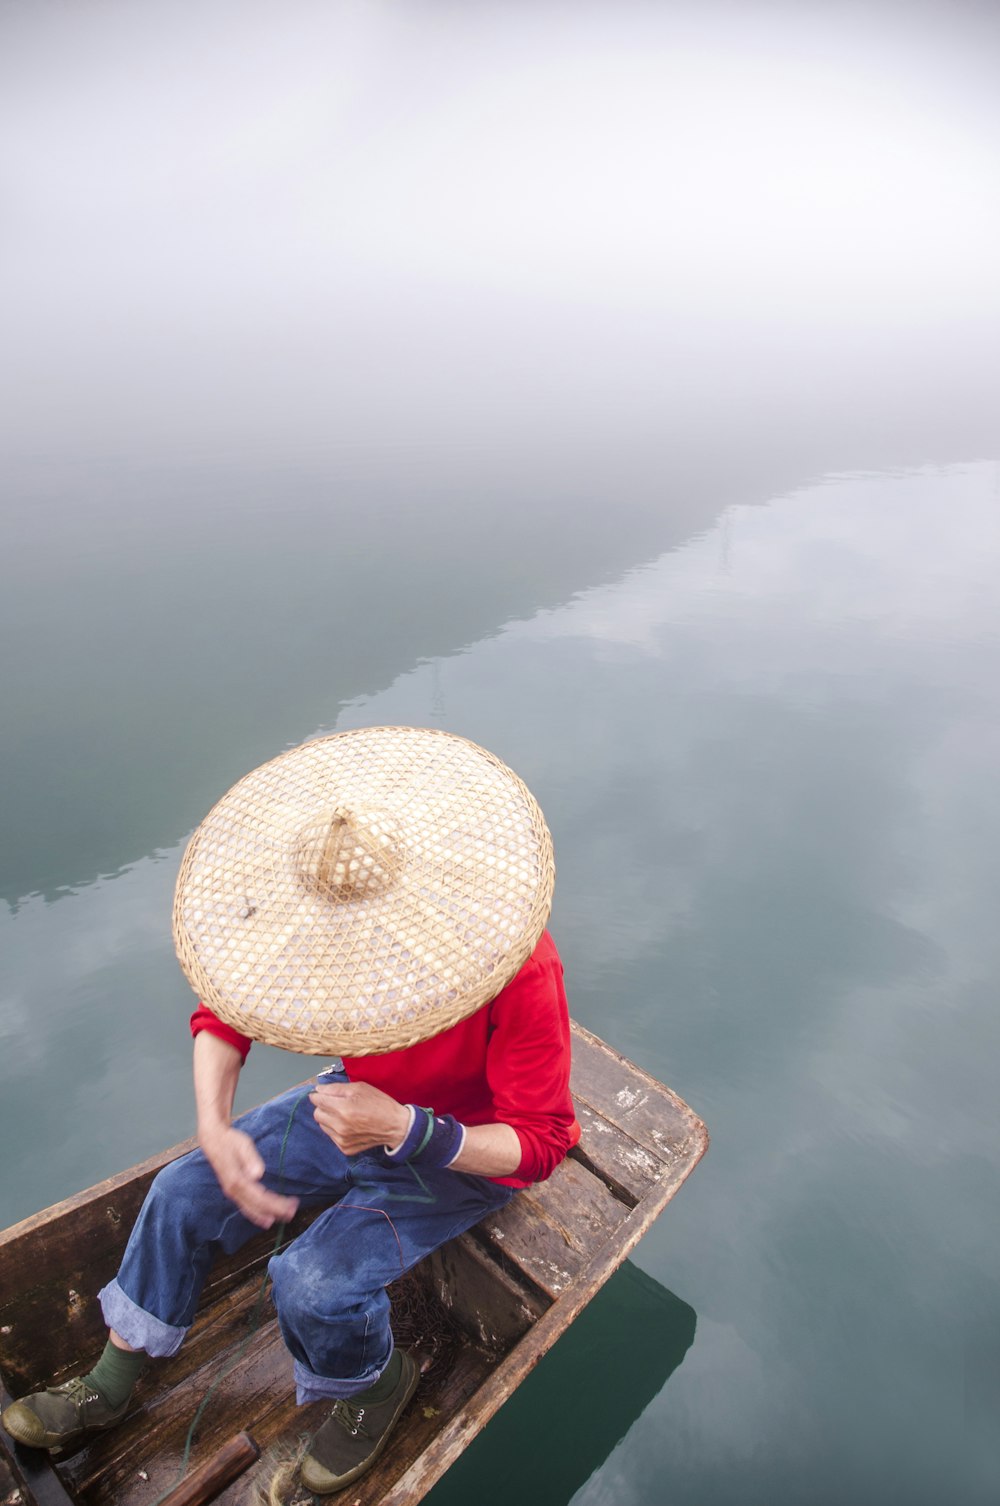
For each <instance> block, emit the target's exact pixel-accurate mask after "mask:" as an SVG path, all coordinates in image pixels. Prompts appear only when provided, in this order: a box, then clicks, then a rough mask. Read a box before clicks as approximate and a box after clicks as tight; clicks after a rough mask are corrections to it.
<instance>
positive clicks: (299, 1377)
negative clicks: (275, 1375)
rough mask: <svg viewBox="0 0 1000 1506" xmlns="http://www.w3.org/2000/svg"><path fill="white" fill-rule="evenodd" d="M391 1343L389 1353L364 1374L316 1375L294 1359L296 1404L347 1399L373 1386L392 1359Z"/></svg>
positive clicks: (302, 1404) (302, 1405)
mask: <svg viewBox="0 0 1000 1506" xmlns="http://www.w3.org/2000/svg"><path fill="white" fill-rule="evenodd" d="M392 1351H393V1345H392V1344H390V1345H389V1353H388V1354H387V1355H386V1357H385V1359H384V1360H383V1361H382V1363H381V1365H375V1366H374V1367H373V1368H372V1369H371V1370H366V1371H365V1373H364V1375H357V1376H348V1377H347V1378H346V1379H339V1378H338V1377H336V1376H327V1375H317V1374H316V1373H315V1372H314V1371H312V1370H310V1369H309V1366H308V1365H303V1363H302V1361H301V1360H296V1361H295V1363H294V1365H293V1366H292V1373H293V1375H294V1376H295V1401H296V1403H297V1405H298V1406H300V1407H304V1406H305V1405H306V1403H307V1402H310V1401H325V1400H327V1398H329V1399H330V1400H332V1401H336V1400H338V1399H339V1398H341V1397H343V1398H345V1399H348V1398H350V1397H352V1396H357V1394H358V1392H359V1391H367V1390H368V1387H369V1386H374V1384H375V1382H376V1381H377V1380H378V1378H379V1376H380V1375H381V1374H382V1371H383V1370H384V1369H385V1367H386V1365H388V1363H389V1361H390V1360H391V1359H392Z"/></svg>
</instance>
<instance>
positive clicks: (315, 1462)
mask: <svg viewBox="0 0 1000 1506" xmlns="http://www.w3.org/2000/svg"><path fill="white" fill-rule="evenodd" d="M398 1354H399V1357H400V1359H401V1361H402V1368H401V1370H400V1376H399V1380H398V1381H397V1382H396V1385H395V1386H394V1388H393V1389H392V1391H390V1393H389V1395H388V1396H387V1397H386V1398H385V1400H384V1401H375V1402H372V1401H366V1400H365V1398H364V1395H363V1394H362V1395H360V1396H355V1397H354V1398H352V1399H351V1400H349V1401H347V1400H342V1401H338V1402H335V1403H334V1408H333V1411H332V1412H331V1413H330V1416H329V1417H328V1418H327V1420H326V1422H324V1424H323V1426H322V1427H321V1428H320V1430H319V1432H318V1433H317V1434H316V1436H315V1438H314V1439H313V1441H312V1443H311V1444H310V1445H309V1452H308V1454H306V1456H305V1458H304V1459H303V1461H302V1483H303V1485H305V1486H306V1487H307V1488H308V1489H309V1490H311V1491H312V1492H313V1493H314V1495H318V1496H328V1495H330V1494H332V1492H333V1491H335V1490H343V1488H344V1486H345V1485H350V1484H351V1482H352V1481H353V1480H356V1479H357V1478H358V1476H359V1475H363V1474H364V1472H365V1470H366V1469H370V1468H371V1466H372V1465H373V1464H374V1463H375V1460H376V1459H377V1458H378V1456H379V1454H380V1453H381V1452H382V1450H383V1449H384V1448H385V1445H386V1443H387V1442H388V1441H389V1434H390V1433H391V1432H392V1430H393V1428H394V1427H395V1426H396V1423H397V1422H398V1421H399V1416H400V1413H401V1412H402V1410H403V1408H404V1407H405V1406H406V1403H407V1402H408V1401H409V1399H410V1397H411V1396H412V1395H413V1393H414V1391H415V1390H416V1389H417V1382H418V1381H419V1379H420V1371H419V1370H418V1369H417V1365H416V1362H415V1361H414V1360H412V1359H411V1358H410V1356H409V1355H408V1354H407V1353H406V1351H405V1350H403V1349H400V1350H399V1351H398Z"/></svg>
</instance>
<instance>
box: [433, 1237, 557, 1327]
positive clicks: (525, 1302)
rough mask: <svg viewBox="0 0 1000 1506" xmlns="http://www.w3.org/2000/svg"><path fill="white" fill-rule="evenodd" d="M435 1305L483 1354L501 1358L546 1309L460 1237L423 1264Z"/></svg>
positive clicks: (530, 1291) (544, 1302) (532, 1293)
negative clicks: (496, 1355)
mask: <svg viewBox="0 0 1000 1506" xmlns="http://www.w3.org/2000/svg"><path fill="white" fill-rule="evenodd" d="M422 1269H423V1271H425V1272H426V1275H427V1280H428V1281H429V1283H430V1285H431V1289H432V1291H433V1292H434V1295H435V1298H436V1300H437V1301H438V1302H439V1303H440V1304H441V1306H442V1308H443V1309H444V1310H445V1311H446V1312H448V1313H450V1314H451V1316H452V1317H453V1318H454V1319H455V1320H456V1322H457V1323H458V1324H459V1325H460V1327H461V1328H462V1329H463V1331H464V1332H465V1333H467V1334H468V1335H470V1337H471V1338H472V1339H473V1341H474V1342H475V1343H476V1344H478V1345H479V1347H480V1348H482V1349H483V1350H484V1351H485V1352H486V1353H488V1354H492V1355H495V1354H498V1353H504V1352H506V1350H507V1349H509V1348H510V1346H511V1344H514V1343H516V1342H517V1340H518V1339H520V1338H521V1337H522V1336H523V1335H524V1334H525V1333H526V1332H527V1330H528V1329H529V1328H530V1327H531V1325H532V1323H534V1322H535V1321H536V1320H537V1319H538V1318H539V1317H540V1316H541V1314H542V1313H543V1312H544V1311H545V1309H546V1307H547V1306H548V1302H547V1300H546V1299H544V1298H542V1297H541V1296H539V1295H538V1294H537V1293H536V1292H535V1291H534V1290H533V1289H531V1288H529V1287H526V1286H525V1285H524V1284H523V1283H521V1282H518V1281H516V1280H515V1279H514V1278H513V1277H512V1276H510V1275H509V1274H508V1273H507V1272H506V1271H505V1270H504V1269H503V1268H502V1267H501V1266H499V1265H498V1264H497V1263H496V1261H495V1260H493V1259H491V1258H490V1256H489V1255H488V1254H487V1253H486V1252H485V1251H483V1250H482V1249H481V1248H480V1246H479V1245H478V1244H477V1243H476V1241H475V1240H474V1239H473V1238H472V1237H471V1235H467V1234H463V1235H460V1236H459V1238H458V1239H453V1240H451V1241H450V1242H449V1243H448V1244H446V1245H443V1246H442V1247H441V1249H440V1250H436V1251H435V1252H434V1254H433V1255H431V1256H430V1257H429V1258H428V1259H427V1260H426V1261H424V1262H423V1267H422Z"/></svg>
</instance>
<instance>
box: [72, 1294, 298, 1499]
mask: <svg viewBox="0 0 1000 1506" xmlns="http://www.w3.org/2000/svg"><path fill="white" fill-rule="evenodd" d="M291 1371H292V1362H291V1358H290V1356H289V1354H288V1351H287V1350H286V1349H285V1346H284V1344H283V1343H282V1341H281V1335H280V1333H279V1332H278V1326H277V1323H275V1322H273V1321H271V1322H269V1323H266V1324H264V1325H263V1326H262V1327H261V1328H260V1329H259V1330H258V1332H257V1333H255V1334H254V1336H253V1342H252V1344H249V1345H247V1346H246V1348H245V1349H243V1350H242V1352H241V1350H240V1346H239V1345H234V1346H232V1347H230V1348H229V1349H226V1350H223V1351H221V1352H219V1353H218V1354H216V1355H215V1356H213V1358H212V1359H211V1360H210V1361H209V1362H208V1363H207V1364H205V1365H202V1366H201V1367H200V1368H199V1369H198V1370H196V1371H195V1372H194V1373H193V1374H191V1375H189V1376H186V1377H185V1378H184V1380H183V1381H182V1382H181V1383H180V1384H178V1385H176V1386H174V1387H172V1388H171V1389H170V1390H169V1391H166V1392H160V1393H158V1394H157V1395H155V1396H153V1397H152V1398H151V1399H150V1400H149V1401H148V1403H147V1404H146V1406H145V1407H144V1408H142V1409H141V1410H139V1411H137V1412H135V1413H133V1414H132V1415H131V1416H129V1417H128V1418H126V1420H125V1421H124V1422H123V1423H121V1424H120V1425H119V1426H118V1427H116V1428H115V1429H114V1430H113V1431H111V1432H108V1433H106V1434H103V1435H101V1436H99V1437H97V1438H96V1439H95V1440H94V1441H93V1442H92V1443H91V1444H90V1446H89V1447H88V1448H86V1449H84V1450H82V1451H81V1452H80V1453H78V1454H77V1455H75V1457H74V1458H73V1459H71V1460H69V1461H68V1462H67V1463H66V1464H65V1465H64V1466H63V1469H62V1474H63V1478H64V1479H65V1480H66V1482H67V1484H68V1485H69V1486H70V1488H71V1489H72V1490H74V1491H75V1492H76V1493H77V1494H78V1496H79V1498H80V1500H81V1501H82V1502H84V1503H86V1502H94V1503H97V1502H101V1503H103V1502H105V1501H114V1502H116V1503H122V1506H131V1503H133V1502H135V1503H136V1506H138V1503H140V1502H143V1501H147V1502H148V1501H149V1500H151V1499H155V1497H156V1496H158V1495H159V1494H160V1493H161V1492H162V1491H164V1490H167V1489H169V1488H171V1487H172V1486H173V1485H174V1484H175V1483H176V1481H177V1479H178V1477H179V1475H180V1468H181V1462H182V1458H183V1452H184V1444H185V1440H186V1438H187V1435H188V1431H189V1429H190V1427H191V1425H192V1423H193V1421H194V1418H195V1414H196V1413H197V1412H198V1409H199V1407H200V1405H201V1403H202V1402H203V1401H205V1398H206V1397H209V1399H208V1402H207V1405H206V1406H205V1409H204V1412H203V1413H202V1416H201V1418H200V1419H199V1424H198V1429H197V1433H196V1435H195V1440H194V1443H193V1446H192V1449H191V1459H190V1464H191V1466H192V1467H194V1468H197V1467H199V1466H200V1465H201V1464H203V1463H205V1462H206V1460H207V1459H209V1458H210V1457H211V1456H212V1455H213V1454H214V1453H215V1452H216V1451H217V1450H218V1449H219V1448H220V1447H221V1445H222V1444H223V1443H225V1442H226V1441H227V1440H228V1439H229V1438H231V1437H232V1436H233V1434H234V1433H236V1432H239V1431H240V1430H241V1428H242V1427H244V1426H245V1425H246V1424H247V1423H248V1422H249V1421H250V1419H251V1418H253V1423H254V1427H253V1431H254V1435H255V1436H257V1433H258V1421H257V1419H258V1417H264V1416H265V1415H266V1413H267V1411H268V1410H269V1408H270V1406H271V1405H272V1404H273V1403H274V1402H275V1401H277V1400H280V1399H281V1398H282V1397H284V1396H286V1395H287V1394H288V1393H289V1392H290V1390H291V1384H292V1381H291ZM210 1392H211V1395H209V1393H210ZM140 1472H141V1473H140Z"/></svg>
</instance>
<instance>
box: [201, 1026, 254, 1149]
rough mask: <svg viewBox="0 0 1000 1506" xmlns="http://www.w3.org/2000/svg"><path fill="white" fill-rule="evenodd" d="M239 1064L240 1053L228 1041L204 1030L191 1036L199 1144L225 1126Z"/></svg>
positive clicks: (231, 1104)
mask: <svg viewBox="0 0 1000 1506" xmlns="http://www.w3.org/2000/svg"><path fill="white" fill-rule="evenodd" d="M242 1065H243V1063H242V1060H241V1057H240V1053H239V1052H238V1051H237V1049H236V1047H235V1046H231V1045H230V1044H229V1042H228V1041H223V1040H220V1038H219V1037H218V1036H217V1035H212V1034H211V1032H210V1031H208V1030H203V1031H201V1033H200V1034H199V1035H198V1036H196V1037H195V1043H194V1101H195V1109H196V1111H197V1115H198V1139H199V1140H200V1141H201V1142H202V1144H204V1142H205V1140H206V1138H209V1139H210V1138H211V1137H212V1136H213V1135H217V1134H218V1133H219V1131H220V1130H225V1129H228V1128H229V1125H230V1123H231V1122H232V1117H233V1101H234V1099H235V1097H236V1084H237V1082H238V1081H239V1075H240V1068H241V1067H242Z"/></svg>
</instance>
